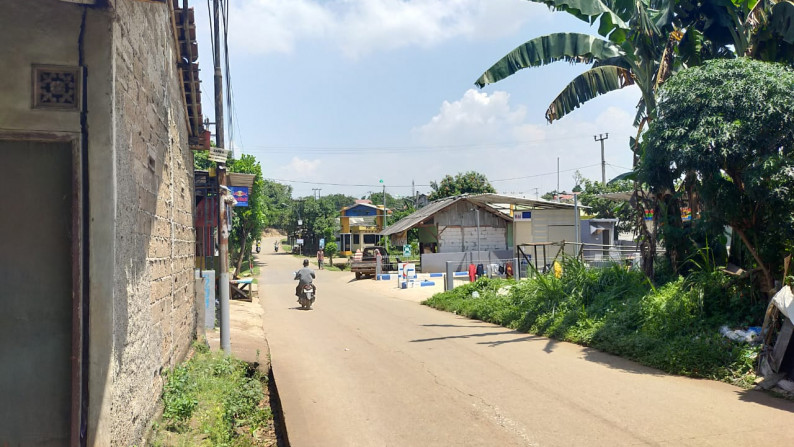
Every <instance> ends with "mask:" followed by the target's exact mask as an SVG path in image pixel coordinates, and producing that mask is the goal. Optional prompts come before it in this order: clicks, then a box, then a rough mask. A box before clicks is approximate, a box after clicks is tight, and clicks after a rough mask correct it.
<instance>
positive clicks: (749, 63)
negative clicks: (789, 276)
mask: <svg viewBox="0 0 794 447" xmlns="http://www.w3.org/2000/svg"><path fill="white" fill-rule="evenodd" d="M792 91H794V71H792V70H791V69H788V68H785V67H784V66H782V65H778V64H771V63H764V62H758V61H753V60H750V59H746V58H739V59H735V60H715V61H710V62H707V63H706V64H705V65H704V66H702V67H695V68H691V69H687V70H684V71H682V72H680V73H679V74H677V75H676V76H675V77H673V78H672V79H670V80H669V81H668V82H667V83H666V84H665V85H664V87H663V89H662V90H661V94H660V96H659V103H658V118H657V119H656V120H655V121H654V122H653V123H652V124H651V126H650V128H649V130H648V132H647V133H646V134H645V138H644V144H645V157H644V159H643V161H642V164H641V166H640V176H641V179H642V180H643V181H645V182H646V183H647V184H648V185H650V186H651V188H652V189H653V190H654V192H655V193H656V194H659V195H665V194H666V195H676V194H681V191H680V189H677V188H676V186H677V184H680V183H681V182H680V180H681V179H682V178H684V176H685V174H687V173H693V174H694V176H687V180H688V181H689V182H692V183H693V187H694V188H693V189H694V191H695V192H696V195H694V196H693V197H690V200H692V199H695V198H697V200H698V201H699V202H701V204H702V220H703V222H702V223H703V224H711V225H712V226H717V227H719V226H721V225H728V226H730V227H731V228H732V229H733V231H734V232H735V233H736V234H737V235H739V236H740V238H741V240H742V242H743V243H744V245H745V246H746V247H747V249H748V250H749V251H750V253H751V254H752V255H753V258H752V259H753V260H754V261H755V266H757V267H759V268H761V269H762V270H763V271H764V276H765V282H766V284H765V286H766V287H769V286H771V280H772V278H771V275H773V274H777V273H779V272H780V271H781V269H782V268H781V266H782V262H783V256H784V255H785V254H786V253H791V252H792V250H793V249H794V245H793V244H794V242H793V241H794V212H792V211H794V95H792ZM665 211H667V210H662V212H663V213H664V212H665ZM668 214H670V215H668V216H667V217H668V219H670V218H673V219H674V218H675V217H676V216H675V211H674V210H669V213H668ZM679 215H680V214H679ZM745 267H753V266H752V265H745ZM765 291H766V290H765Z"/></svg>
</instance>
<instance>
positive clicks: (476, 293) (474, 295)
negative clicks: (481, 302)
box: [471, 290, 480, 298]
mask: <svg viewBox="0 0 794 447" xmlns="http://www.w3.org/2000/svg"><path fill="white" fill-rule="evenodd" d="M471 297H472V298H479V297H480V292H478V291H476V290H475V291H474V292H472V294H471Z"/></svg>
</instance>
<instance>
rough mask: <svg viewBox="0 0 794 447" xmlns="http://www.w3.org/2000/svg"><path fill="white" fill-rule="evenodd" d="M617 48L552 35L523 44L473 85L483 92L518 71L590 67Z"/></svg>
mask: <svg viewBox="0 0 794 447" xmlns="http://www.w3.org/2000/svg"><path fill="white" fill-rule="evenodd" d="M621 54H622V53H621V50H620V48H619V47H618V46H617V45H615V44H613V43H612V42H609V41H608V40H604V39H601V38H599V37H595V36H590V35H587V34H579V33H554V34H549V35H546V36H540V37H536V38H534V39H532V40H529V41H527V42H525V43H524V44H523V45H520V46H519V47H517V48H516V49H514V50H513V51H511V52H509V53H507V55H505V56H504V57H502V58H501V59H499V60H498V61H497V62H496V63H495V64H494V65H493V66H491V68H489V69H488V70H486V71H485V73H483V74H482V76H480V78H479V79H477V81H475V84H476V85H477V86H478V87H480V88H482V87H484V86H486V85H488V84H492V83H494V82H498V81H501V80H502V79H504V78H506V77H508V76H511V75H513V74H514V73H516V72H517V71H518V70H521V69H523V68H529V67H539V66H542V65H547V64H550V63H552V62H557V61H567V62H578V63H586V64H589V63H591V62H593V61H594V60H595V61H597V60H602V59H609V58H616V57H619V56H620V55H621Z"/></svg>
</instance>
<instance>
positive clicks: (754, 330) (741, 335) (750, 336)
mask: <svg viewBox="0 0 794 447" xmlns="http://www.w3.org/2000/svg"><path fill="white" fill-rule="evenodd" d="M720 334H722V336H723V337H727V338H729V339H731V340H733V341H738V342H744V343H751V344H755V343H758V342H760V340H759V336H760V335H761V328H760V327H758V326H752V327H749V328H747V330H746V331H743V330H741V329H736V330H733V331H732V330H730V329H729V328H728V326H722V327H721V328H720Z"/></svg>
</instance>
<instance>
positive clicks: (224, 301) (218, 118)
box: [212, 0, 232, 354]
mask: <svg viewBox="0 0 794 447" xmlns="http://www.w3.org/2000/svg"><path fill="white" fill-rule="evenodd" d="M219 3H220V2H219V0H213V2H212V14H213V20H215V23H214V29H213V33H214V36H213V39H214V43H215V54H214V55H213V62H214V65H215V145H216V146H217V147H220V148H223V147H224V139H223V138H224V135H223V76H222V75H221V20H220V4H219ZM217 172H218V206H219V207H220V208H219V210H218V257H219V258H220V259H219V262H218V268H219V270H220V271H219V272H218V288H219V289H220V301H221V315H220V317H221V318H220V323H221V327H220V333H221V340H220V342H221V349H222V350H223V352H225V353H226V354H231V352H232V343H231V336H230V334H229V326H230V319H229V229H228V227H227V222H228V218H229V216H227V215H226V201H225V200H224V199H225V196H226V191H225V190H224V189H223V183H224V182H225V180H226V164H225V163H221V162H219V163H218V164H217Z"/></svg>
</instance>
